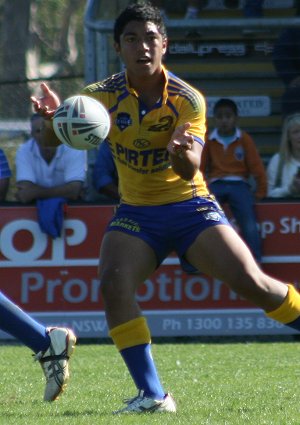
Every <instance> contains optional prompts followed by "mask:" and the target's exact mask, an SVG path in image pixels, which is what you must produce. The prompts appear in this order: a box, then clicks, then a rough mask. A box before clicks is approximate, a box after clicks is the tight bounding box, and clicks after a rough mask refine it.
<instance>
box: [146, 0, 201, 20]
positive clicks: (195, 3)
mask: <svg viewBox="0 0 300 425" xmlns="http://www.w3.org/2000/svg"><path fill="white" fill-rule="evenodd" d="M202 2H203V0H187V1H186V12H185V16H184V19H197V18H198V13H199V10H200V9H201V4H202ZM151 3H152V4H153V5H154V6H156V7H158V8H159V9H160V13H161V15H162V17H163V19H164V20H168V14H167V12H166V9H165V7H164V1H163V0H152V2H151Z"/></svg>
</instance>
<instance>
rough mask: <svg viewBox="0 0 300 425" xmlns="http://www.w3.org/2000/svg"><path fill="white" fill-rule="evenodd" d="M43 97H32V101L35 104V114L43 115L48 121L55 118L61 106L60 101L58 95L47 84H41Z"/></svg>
mask: <svg viewBox="0 0 300 425" xmlns="http://www.w3.org/2000/svg"><path fill="white" fill-rule="evenodd" d="M41 90H42V96H41V97H35V96H31V98H30V100H31V102H32V104H33V108H34V110H35V112H37V113H38V114H40V115H42V116H43V117H44V118H46V119H50V118H52V117H53V115H54V112H55V111H56V109H57V108H58V106H59V105H60V103H61V102H60V99H59V97H58V95H57V94H56V93H55V92H54V91H53V90H50V88H49V87H48V86H47V84H45V83H42V84H41Z"/></svg>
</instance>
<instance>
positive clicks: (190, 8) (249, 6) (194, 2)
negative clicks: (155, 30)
mask: <svg viewBox="0 0 300 425" xmlns="http://www.w3.org/2000/svg"><path fill="white" fill-rule="evenodd" d="M152 3H153V5H155V6H156V7H158V8H159V9H160V12H161V15H162V17H163V18H164V19H168V16H167V12H166V9H165V7H164V1H163V0H152ZM205 4H206V2H205V0H187V1H186V12H185V15H184V19H197V18H198V17H199V11H200V10H201V9H202V8H203V7H204V6H205ZM224 5H225V6H226V7H228V8H238V6H239V1H238V0H225V1H224ZM243 14H244V17H245V18H256V17H262V16H263V0H245V3H244V7H243Z"/></svg>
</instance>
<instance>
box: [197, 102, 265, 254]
mask: <svg viewBox="0 0 300 425" xmlns="http://www.w3.org/2000/svg"><path fill="white" fill-rule="evenodd" d="M214 119H215V126H216V127H215V129H214V130H213V131H212V133H211V134H210V135H209V136H208V139H207V141H206V143H205V146H204V149H203V153H202V159H201V171H202V172H203V174H204V175H205V176H206V178H207V182H208V185H209V188H210V190H211V192H212V193H213V194H214V195H215V196H216V198H217V200H218V201H219V202H220V203H228V205H229V206H230V208H231V211H232V214H233V216H234V217H235V219H236V221H237V224H238V225H239V227H240V230H241V234H242V237H243V239H244V240H245V242H246V243H247V245H248V246H249V248H250V249H251V251H252V253H253V255H254V256H255V258H256V259H257V261H258V262H260V261H261V239H260V235H259V232H258V228H257V223H256V217H255V209H254V202H255V200H260V199H262V198H264V197H265V196H266V191H267V178H266V173H265V169H264V165H263V163H262V160H261V158H260V156H259V153H258V151H257V149H256V146H255V143H254V141H253V139H252V138H251V136H250V135H249V134H248V133H246V132H245V131H242V130H241V129H239V128H238V127H237V121H238V108H237V105H236V103H235V102H234V101H233V100H231V99H220V100H219V101H218V102H217V103H216V104H215V106H214ZM250 176H252V177H253V178H254V180H255V182H256V188H255V193H254V194H253V192H252V190H251V185H250V184H249V178H250Z"/></svg>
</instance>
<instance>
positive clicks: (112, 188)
mask: <svg viewBox="0 0 300 425" xmlns="http://www.w3.org/2000/svg"><path fill="white" fill-rule="evenodd" d="M93 185H94V188H95V189H96V191H97V193H99V194H103V195H105V196H106V197H108V198H110V199H114V200H116V201H119V199H120V195H119V191H118V174H117V169H116V166H115V163H114V159H113V156H112V153H111V150H110V147H109V144H108V141H107V140H104V142H102V143H101V145H100V147H99V149H98V152H97V157H96V161H95V164H94V170H93Z"/></svg>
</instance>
